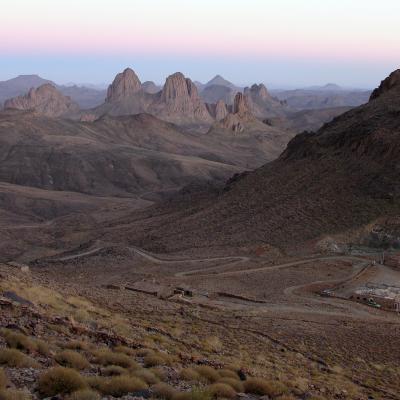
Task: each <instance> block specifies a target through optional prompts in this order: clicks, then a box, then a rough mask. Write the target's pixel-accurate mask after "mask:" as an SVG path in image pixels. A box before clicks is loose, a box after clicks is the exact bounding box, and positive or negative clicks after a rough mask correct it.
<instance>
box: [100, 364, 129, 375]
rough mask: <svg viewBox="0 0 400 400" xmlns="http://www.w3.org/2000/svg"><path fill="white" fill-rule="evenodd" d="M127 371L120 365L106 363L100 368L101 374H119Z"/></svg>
mask: <svg viewBox="0 0 400 400" xmlns="http://www.w3.org/2000/svg"><path fill="white" fill-rule="evenodd" d="M127 373H128V371H127V370H126V369H125V368H122V367H120V366H119V365H108V366H107V367H105V368H103V369H102V370H101V374H102V375H103V376H120V375H124V374H127Z"/></svg>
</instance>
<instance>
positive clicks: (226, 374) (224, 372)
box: [218, 369, 240, 380]
mask: <svg viewBox="0 0 400 400" xmlns="http://www.w3.org/2000/svg"><path fill="white" fill-rule="evenodd" d="M218 373H219V375H220V377H221V378H232V379H238V380H240V379H239V375H238V374H237V372H235V371H232V370H231V369H219V370H218Z"/></svg>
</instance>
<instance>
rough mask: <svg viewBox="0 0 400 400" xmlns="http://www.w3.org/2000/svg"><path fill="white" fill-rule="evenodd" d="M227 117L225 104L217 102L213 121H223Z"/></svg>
mask: <svg viewBox="0 0 400 400" xmlns="http://www.w3.org/2000/svg"><path fill="white" fill-rule="evenodd" d="M227 115H228V109H227V108H226V104H225V103H224V102H223V101H222V100H219V101H217V104H216V105H215V119H216V120H217V121H221V119H224V118H225V117H226V116H227Z"/></svg>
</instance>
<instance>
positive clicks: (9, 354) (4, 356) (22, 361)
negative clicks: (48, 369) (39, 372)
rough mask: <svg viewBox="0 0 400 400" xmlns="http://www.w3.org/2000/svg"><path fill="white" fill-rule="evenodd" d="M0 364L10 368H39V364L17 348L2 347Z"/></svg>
mask: <svg viewBox="0 0 400 400" xmlns="http://www.w3.org/2000/svg"><path fill="white" fill-rule="evenodd" d="M0 365H7V366H8V367H10V368H38V367H39V364H38V363H37V362H36V361H35V360H34V359H33V358H31V357H29V356H27V355H26V354H24V353H21V352H20V351H19V350H17V349H0Z"/></svg>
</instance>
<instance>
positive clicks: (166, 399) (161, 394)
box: [151, 382, 176, 400]
mask: <svg viewBox="0 0 400 400" xmlns="http://www.w3.org/2000/svg"><path fill="white" fill-rule="evenodd" d="M151 391H152V392H153V394H154V397H156V398H157V399H163V400H172V398H173V397H174V396H175V394H176V390H175V389H174V388H173V387H172V386H170V385H168V384H167V383H164V382H161V383H157V384H156V385H154V386H152V387H151Z"/></svg>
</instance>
